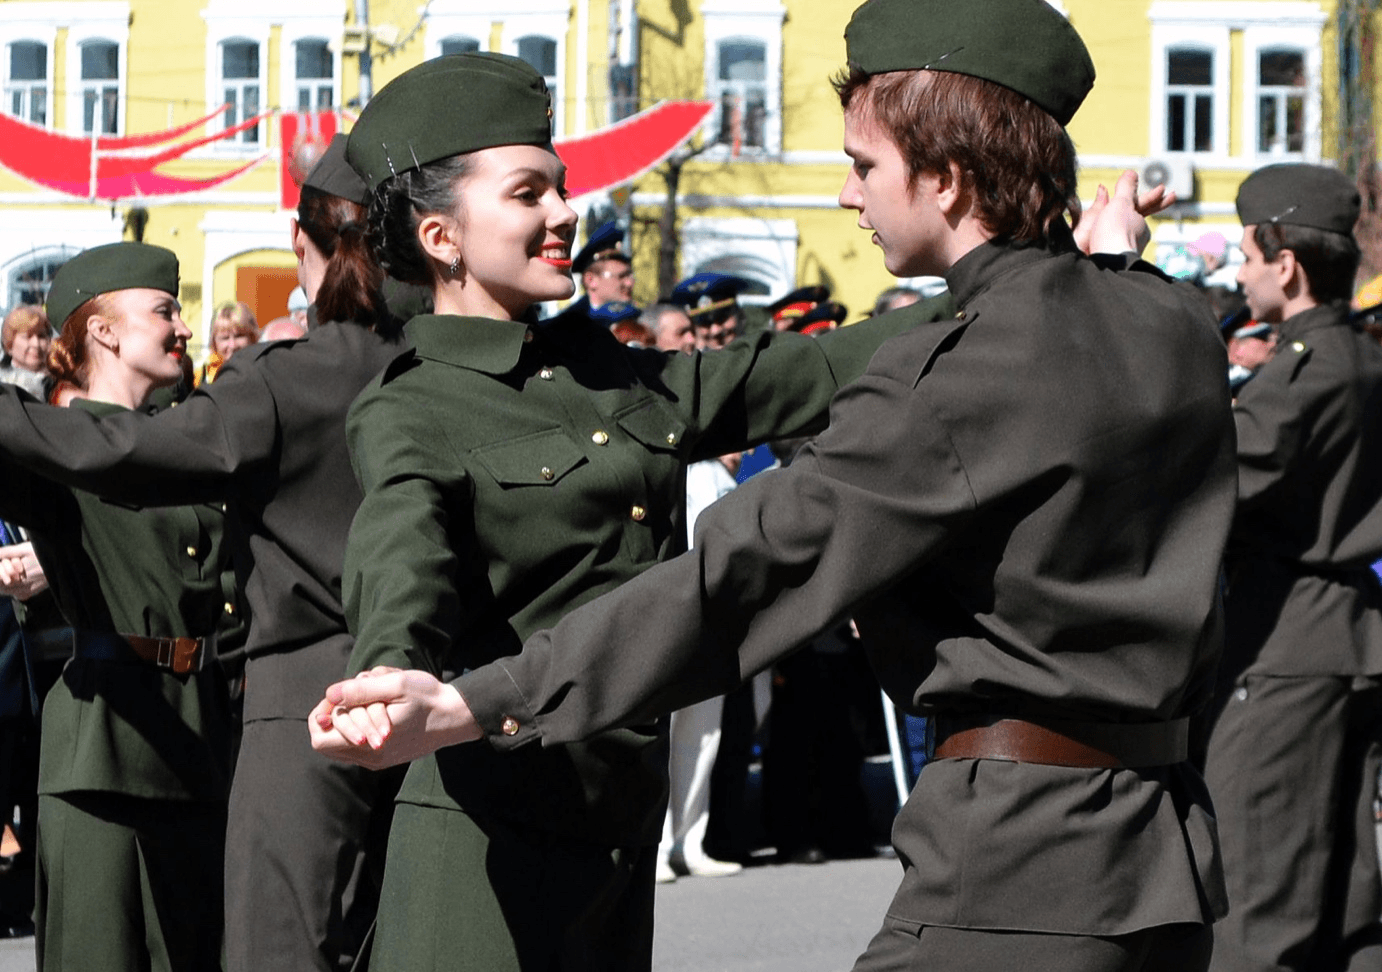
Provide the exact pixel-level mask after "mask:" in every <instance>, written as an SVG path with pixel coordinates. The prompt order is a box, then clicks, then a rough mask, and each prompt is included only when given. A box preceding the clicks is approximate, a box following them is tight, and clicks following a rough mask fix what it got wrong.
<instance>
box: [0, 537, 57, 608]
mask: <svg viewBox="0 0 1382 972" xmlns="http://www.w3.org/2000/svg"><path fill="white" fill-rule="evenodd" d="M47 588H48V578H47V577H46V576H45V575H44V573H43V565H42V564H40V563H39V562H38V557H36V556H35V555H34V545H33V544H32V543H28V542H27V541H26V542H24V543H14V544H10V545H9V546H5V547H0V597H12V598H14V599H15V600H17V601H27V600H28V599H29V598H31V597H33V596H34V595H35V594H37V593H39V592H40V591H44V590H47Z"/></svg>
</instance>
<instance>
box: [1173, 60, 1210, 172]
mask: <svg viewBox="0 0 1382 972" xmlns="http://www.w3.org/2000/svg"><path fill="white" fill-rule="evenodd" d="M1213 149H1214V52H1213V51H1204V50H1196V49H1194V48H1186V47H1175V48H1171V49H1170V50H1168V51H1167V52H1166V150H1167V151H1168V152H1209V151H1212V150H1213Z"/></svg>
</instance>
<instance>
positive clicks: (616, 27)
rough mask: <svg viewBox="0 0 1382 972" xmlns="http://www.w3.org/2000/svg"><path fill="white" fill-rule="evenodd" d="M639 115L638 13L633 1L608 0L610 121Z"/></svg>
mask: <svg viewBox="0 0 1382 972" xmlns="http://www.w3.org/2000/svg"><path fill="white" fill-rule="evenodd" d="M637 111H638V12H637V11H636V10H635V9H634V4H633V0H609V120H610V122H617V121H620V120H621V119H624V118H628V117H629V116H630V115H633V114H635V113H637Z"/></svg>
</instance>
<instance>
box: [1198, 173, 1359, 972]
mask: <svg viewBox="0 0 1382 972" xmlns="http://www.w3.org/2000/svg"><path fill="white" fill-rule="evenodd" d="M1358 212H1359V196H1358V190H1357V188H1356V186H1355V185H1354V184H1353V181H1352V180H1351V179H1349V178H1348V177H1346V176H1345V175H1343V174H1342V173H1341V172H1338V171H1337V170H1334V169H1330V168H1326V167H1324V166H1318V165H1303V164H1286V165H1271V166H1267V167H1266V168H1263V169H1259V170H1258V171H1257V172H1254V173H1253V174H1252V175H1251V176H1249V177H1248V179H1247V180H1246V181H1245V182H1244V183H1243V185H1242V187H1241V189H1240V190H1239V192H1238V216H1239V219H1240V220H1241V221H1242V223H1243V239H1242V243H1241V247H1242V250H1243V255H1244V257H1245V258H1246V259H1245V262H1244V263H1243V266H1242V267H1241V268H1240V270H1239V273H1238V282H1239V284H1240V285H1241V286H1242V288H1243V293H1244V296H1245V297H1246V299H1247V306H1248V309H1249V311H1250V312H1251V314H1252V317H1253V319H1254V320H1255V321H1257V322H1258V323H1259V324H1260V325H1271V326H1275V327H1276V328H1277V329H1278V331H1279V334H1280V339H1279V342H1278V346H1277V350H1276V354H1275V356H1274V357H1272V358H1271V359H1270V360H1268V361H1267V362H1266V363H1265V364H1264V365H1262V367H1261V369H1260V370H1259V371H1258V372H1257V375H1256V376H1255V377H1254V378H1253V379H1252V381H1250V382H1248V383H1247V384H1246V385H1244V386H1243V388H1242V390H1241V391H1240V392H1239V395H1238V399H1237V402H1236V404H1235V406H1234V419H1235V424H1236V425H1237V442H1238V508H1237V512H1236V514H1235V516H1234V521H1233V530H1232V532H1231V534H1230V535H1229V546H1228V553H1227V555H1226V557H1225V561H1224V564H1225V573H1226V576H1227V580H1228V587H1227V593H1226V596H1225V610H1226V628H1225V631H1226V646H1225V655H1224V662H1223V665H1222V667H1221V669H1220V679H1219V682H1220V688H1219V693H1218V695H1219V697H1218V699H1217V703H1218V706H1219V711H1218V715H1217V720H1216V721H1215V722H1214V724H1213V727H1212V730H1211V732H1210V735H1209V739H1208V753H1207V756H1206V760H1205V778H1206V780H1207V782H1208V783H1209V788H1210V795H1211V796H1212V797H1213V800H1214V809H1215V813H1216V815H1217V817H1218V820H1219V834H1220V840H1221V843H1222V848H1223V859H1224V874H1225V878H1226V881H1227V885H1228V899H1229V914H1228V917H1227V918H1226V919H1224V920H1223V921H1221V922H1220V923H1219V924H1218V925H1217V926H1216V927H1215V930H1214V962H1213V966H1212V968H1213V969H1215V970H1224V972H1238V970H1257V969H1299V970H1305V969H1344V968H1363V967H1375V966H1376V964H1377V961H1378V958H1377V950H1378V949H1379V947H1382V946H1380V945H1379V943H1382V923H1380V922H1379V915H1382V879H1379V874H1378V861H1377V841H1376V827H1375V819H1374V812H1373V801H1374V800H1375V798H1376V794H1377V779H1378V764H1379V752H1382V591H1379V590H1378V586H1377V579H1376V577H1375V576H1374V575H1373V573H1372V571H1371V570H1370V568H1369V565H1370V564H1372V563H1373V562H1375V561H1377V560H1379V559H1382V473H1379V470H1382V435H1379V430H1382V348H1379V347H1378V345H1377V342H1376V341H1375V340H1373V338H1372V337H1370V336H1369V335H1367V334H1365V333H1363V332H1362V331H1360V330H1358V329H1356V328H1355V327H1353V326H1351V323H1350V320H1349V297H1350V296H1351V293H1352V287H1353V279H1354V274H1355V273H1356V272H1357V268H1358V261H1359V251H1358V246H1357V243H1356V242H1355V239H1354V236H1353V227H1354V224H1355V223H1356V222H1357V220H1358Z"/></svg>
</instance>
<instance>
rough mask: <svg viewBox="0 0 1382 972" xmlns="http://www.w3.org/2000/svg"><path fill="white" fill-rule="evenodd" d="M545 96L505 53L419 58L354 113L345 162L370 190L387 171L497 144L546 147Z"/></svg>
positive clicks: (531, 73)
mask: <svg viewBox="0 0 1382 972" xmlns="http://www.w3.org/2000/svg"><path fill="white" fill-rule="evenodd" d="M551 141H552V109H551V97H550V95H548V93H547V84H546V82H544V81H543V80H542V75H540V74H538V73H537V71H535V70H533V68H532V67H530V66H529V65H528V63H527V62H526V61H520V60H519V59H518V58H516V57H509V56H508V55H507V54H491V53H487V52H483V51H475V52H470V53H467V54H450V55H447V56H445V57H437V58H433V59H432V60H430V61H424V62H423V63H422V64H419V65H418V66H417V67H415V68H411V69H410V70H407V71H404V72H403V73H402V74H400V75H399V76H398V77H396V78H394V79H393V80H392V81H390V82H389V83H388V84H386V85H384V89H383V90H382V91H380V92H379V94H378V95H376V96H375V97H374V100H372V101H371V102H370V103H369V104H368V105H367V106H366V107H365V110H364V111H362V112H360V120H359V121H357V122H356V123H355V128H354V129H352V130H351V133H350V141H349V142H348V143H347V144H346V160H347V161H348V162H350V165H351V167H352V168H353V169H354V170H355V171H356V172H358V173H360V175H361V177H362V178H363V179H364V180H365V184H366V185H368V186H369V188H370V189H371V190H374V189H376V188H378V186H379V184H380V183H381V182H383V181H384V180H385V179H388V178H390V177H391V176H394V175H397V174H398V173H400V172H407V171H408V170H409V169H416V168H418V167H419V166H423V165H426V164H427V163H428V162H436V161H437V160H438V159H445V158H448V157H449V156H452V155H460V154H461V153H463V152H476V151H479V150H480V149H485V148H492V147H494V146H496V145H548V144H550V143H551Z"/></svg>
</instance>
